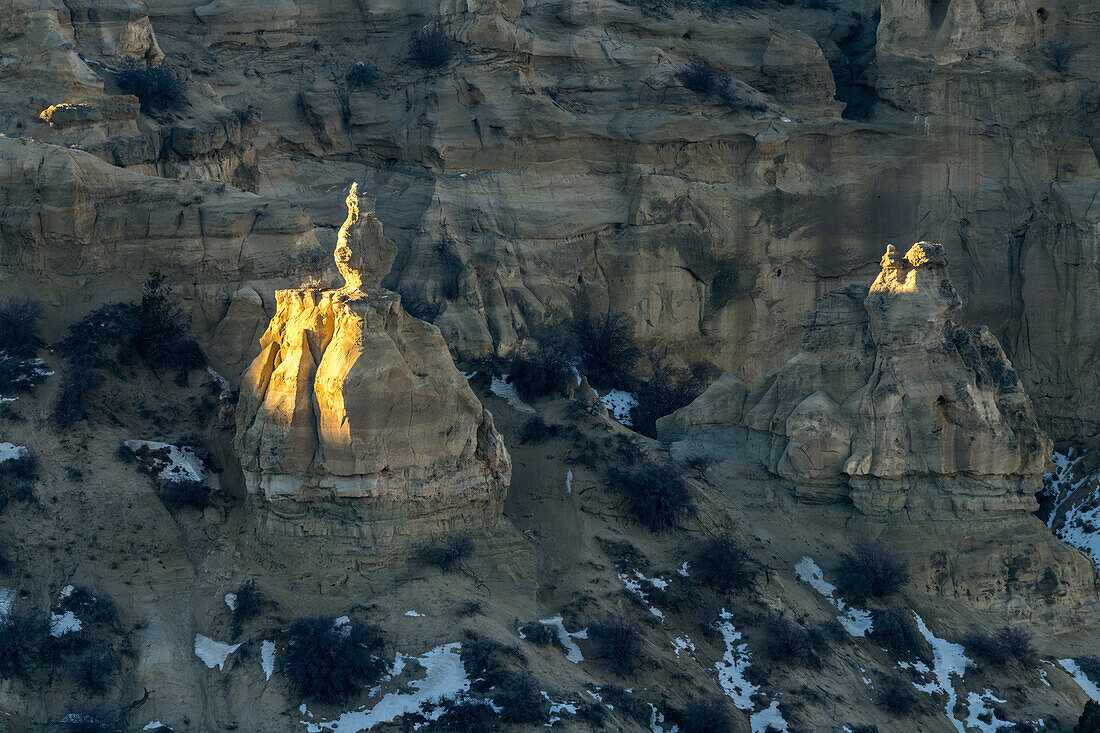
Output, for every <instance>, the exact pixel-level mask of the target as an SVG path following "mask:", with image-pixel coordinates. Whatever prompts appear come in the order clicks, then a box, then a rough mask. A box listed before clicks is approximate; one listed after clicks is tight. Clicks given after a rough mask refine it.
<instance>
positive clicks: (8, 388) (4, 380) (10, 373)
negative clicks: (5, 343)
mask: <svg viewBox="0 0 1100 733" xmlns="http://www.w3.org/2000/svg"><path fill="white" fill-rule="evenodd" d="M50 373H51V372H50V369H49V367H48V366H47V365H46V362H44V361H42V360H41V359H38V358H34V359H20V358H17V357H14V356H7V355H6V354H5V353H4V351H3V350H0V395H10V394H13V393H15V392H26V393H28V394H29V393H32V392H34V390H35V389H36V388H37V387H38V385H40V384H42V382H44V381H45V380H46V377H48V376H49V375H50ZM7 406H8V405H6V404H5V405H4V407H7Z"/></svg>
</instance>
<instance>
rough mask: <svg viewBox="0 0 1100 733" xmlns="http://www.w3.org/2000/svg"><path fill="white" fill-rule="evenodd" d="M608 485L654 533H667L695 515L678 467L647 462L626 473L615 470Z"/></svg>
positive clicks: (611, 472)
mask: <svg viewBox="0 0 1100 733" xmlns="http://www.w3.org/2000/svg"><path fill="white" fill-rule="evenodd" d="M608 483H609V484H610V486H611V487H612V488H613V489H616V490H617V491H619V492H620V493H621V494H622V495H623V496H624V497H626V501H627V510H628V511H629V513H630V515H631V516H632V517H633V518H634V520H635V521H637V522H638V523H639V524H642V525H644V526H645V527H648V528H649V530H650V531H652V532H664V531H666V530H669V529H672V528H674V527H676V526H677V524H678V523H679V521H680V520H681V519H685V518H687V517H691V516H694V515H695V501H694V500H693V499H692V497H691V491H690V490H689V489H688V485H687V481H686V480H685V479H684V476H683V474H682V473H681V472H680V469H678V468H677V467H676V466H675V464H672V463H668V462H662V463H657V462H654V461H647V462H645V463H643V464H642V465H640V466H637V467H635V468H630V469H626V470H620V469H617V468H616V469H612V470H611V471H609V473H608Z"/></svg>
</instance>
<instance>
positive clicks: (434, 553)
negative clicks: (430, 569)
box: [420, 534, 474, 573]
mask: <svg viewBox="0 0 1100 733" xmlns="http://www.w3.org/2000/svg"><path fill="white" fill-rule="evenodd" d="M473 554H474V541H473V540H472V539H470V538H469V537H467V536H466V535H464V534H454V535H449V536H448V537H445V538H443V539H442V540H438V541H435V542H432V543H430V544H428V545H427V546H425V547H423V548H422V549H421V550H420V561H421V562H422V563H424V564H425V565H434V566H436V567H437V568H439V569H440V570H442V571H443V572H445V573H449V572H451V571H452V570H458V569H459V568H461V567H462V561H463V560H465V559H466V558H468V557H470V556H471V555H473Z"/></svg>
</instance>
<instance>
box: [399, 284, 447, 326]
mask: <svg viewBox="0 0 1100 733" xmlns="http://www.w3.org/2000/svg"><path fill="white" fill-rule="evenodd" d="M396 291H397V294H398V295H400V296H401V305H402V306H403V307H404V308H405V312H406V313H408V314H409V315H410V316H413V317H414V318H419V319H420V320H422V321H427V322H428V323H434V322H435V319H436V318H438V317H439V312H440V311H441V310H442V309H443V308H442V306H441V305H440V304H439V303H436V302H434V301H432V300H431V299H429V298H428V296H427V295H425V294H424V288H423V287H421V285H420V283H410V284H404V283H403V284H401V285H398V286H397V288H396Z"/></svg>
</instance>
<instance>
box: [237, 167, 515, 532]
mask: <svg viewBox="0 0 1100 733" xmlns="http://www.w3.org/2000/svg"><path fill="white" fill-rule="evenodd" d="M347 204H348V217H347V220H346V221H345V222H344V226H343V227H342V228H341V230H340V233H339V238H338V243H337V247H336V253H335V257H336V261H337V266H338V269H339V270H340V272H341V273H342V274H343V275H344V278H345V284H344V286H343V287H341V288H339V289H332V290H324V289H319V288H310V287H304V288H300V289H294V290H280V291H279V292H278V293H277V295H276V312H275V315H274V317H273V318H272V319H271V323H270V324H269V325H268V328H267V331H266V333H265V334H264V335H263V337H262V338H261V341H260V346H261V351H260V354H259V356H258V357H256V359H255V361H253V362H252V365H251V367H249V369H248V370H247V371H246V372H245V375H244V378H243V380H242V387H241V398H240V403H239V405H238V409H237V439H236V448H237V453H238V455H239V457H240V461H241V465H242V468H243V470H244V475H245V482H246V486H247V489H248V491H249V492H250V493H251V494H254V495H256V496H257V497H258V498H261V499H263V500H264V508H265V510H266V515H265V520H264V521H265V522H266V527H265V529H266V531H268V532H269V533H271V534H276V535H292V536H309V535H318V534H320V535H324V536H327V537H333V538H337V539H339V538H341V537H343V538H346V539H350V540H351V541H353V542H356V543H359V544H361V545H364V546H368V547H370V546H375V547H381V548H392V547H393V546H394V545H395V544H400V542H401V540H408V539H410V538H418V537H422V536H424V535H428V534H441V533H443V532H446V531H454V530H462V529H470V528H473V529H485V528H490V527H492V526H494V525H495V524H496V522H497V521H498V520H499V518H500V514H501V509H502V506H503V501H504V494H505V491H506V489H507V486H508V481H509V478H510V475H511V463H510V459H509V456H508V452H507V450H506V449H505V447H504V442H503V440H502V438H501V437H500V435H499V434H498V433H497V432H496V430H495V429H494V427H493V418H492V415H491V414H490V413H489V412H488V411H487V410H486V409H485V408H484V407H482V405H481V403H480V402H479V401H478V399H477V397H476V396H475V395H474V393H473V391H472V390H471V389H470V386H469V385H468V384H467V382H466V379H465V378H464V377H463V376H462V374H461V373H460V372H459V371H458V370H457V369H456V368H455V365H454V362H453V361H452V360H451V356H450V353H449V351H448V350H447V345H446V343H445V342H444V340H443V337H442V335H441V334H440V332H439V329H438V328H436V327H434V326H432V325H430V324H428V323H425V322H424V321H421V320H419V319H417V318H414V317H412V316H410V315H409V314H407V313H406V312H405V310H404V308H402V306H401V298H400V296H399V295H397V294H396V293H392V292H389V291H387V290H382V289H380V288H378V280H379V279H380V278H381V276H382V274H384V273H385V272H386V271H387V270H388V269H389V265H390V264H391V263H392V262H393V256H394V250H393V245H392V243H390V242H389V241H388V240H386V239H385V238H384V237H383V236H382V228H381V224H380V223H379V222H378V220H377V219H375V218H374V217H373V216H370V215H360V212H359V206H360V201H359V199H358V196H357V189H356V187H355V186H353V187H352V190H351V193H350V194H349V196H348V199H347ZM372 286H373V287H372ZM326 513H327V514H326ZM333 513H335V514H336V515H338V518H337V519H335V520H334V519H333V516H331V515H332V514H333Z"/></svg>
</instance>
